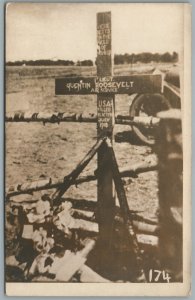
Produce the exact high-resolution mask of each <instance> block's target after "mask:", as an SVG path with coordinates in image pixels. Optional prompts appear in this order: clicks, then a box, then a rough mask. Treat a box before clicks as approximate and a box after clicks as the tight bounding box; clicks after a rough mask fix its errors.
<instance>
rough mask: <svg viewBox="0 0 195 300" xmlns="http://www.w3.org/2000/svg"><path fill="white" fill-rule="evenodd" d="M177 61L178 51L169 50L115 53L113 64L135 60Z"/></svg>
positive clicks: (147, 61) (131, 62)
mask: <svg viewBox="0 0 195 300" xmlns="http://www.w3.org/2000/svg"><path fill="white" fill-rule="evenodd" d="M152 61H154V62H167V63H168V62H177V61H178V53H177V52H173V53H172V54H170V53H169V52H165V53H163V54H160V53H150V52H143V53H138V54H134V53H132V54H128V53H125V54H115V56H114V64H115V65H120V64H134V63H137V62H142V63H150V62H152Z"/></svg>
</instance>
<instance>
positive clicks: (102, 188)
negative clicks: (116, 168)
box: [55, 12, 162, 255]
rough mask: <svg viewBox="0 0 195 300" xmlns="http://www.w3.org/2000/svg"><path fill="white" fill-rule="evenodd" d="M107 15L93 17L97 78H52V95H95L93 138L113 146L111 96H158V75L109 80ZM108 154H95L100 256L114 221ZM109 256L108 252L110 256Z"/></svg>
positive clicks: (109, 30)
mask: <svg viewBox="0 0 195 300" xmlns="http://www.w3.org/2000/svg"><path fill="white" fill-rule="evenodd" d="M111 35H112V32H111V12H103V13H97V60H96V62H97V76H96V77H90V76H86V77H65V78H56V80H55V94H56V95H89V94H96V95H97V116H98V120H97V138H100V137H104V136H105V137H109V138H110V140H111V143H113V127H114V120H115V114H114V108H115V103H114V99H115V94H133V93H139V94H143V93H161V86H162V77H161V75H149V74H147V75H131V76H113V74H112V44H111ZM108 157H109V153H108V150H107V147H106V146H105V147H104V145H103V146H102V147H101V149H100V150H99V151H98V170H99V172H98V191H97V196H98V207H99V214H98V217H99V233H100V240H102V242H103V245H104V247H103V249H102V253H103V252H104V253H105V255H106V251H105V249H106V248H107V250H109V249H108V248H109V245H111V243H110V240H109V238H111V236H112V230H113V219H114V206H115V199H114V189H113V177H112V171H111V166H110V162H109V159H108ZM110 253H111V252H110Z"/></svg>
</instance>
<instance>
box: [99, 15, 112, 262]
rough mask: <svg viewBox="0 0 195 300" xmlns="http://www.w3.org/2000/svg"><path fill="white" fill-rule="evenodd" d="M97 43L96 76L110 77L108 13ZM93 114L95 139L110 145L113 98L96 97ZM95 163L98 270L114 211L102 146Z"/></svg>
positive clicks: (106, 249)
mask: <svg viewBox="0 0 195 300" xmlns="http://www.w3.org/2000/svg"><path fill="white" fill-rule="evenodd" d="M104 35H106V38H104ZM97 43H98V47H97V76H99V77H105V76H112V56H111V13H110V12H105V13H98V14H97ZM97 114H98V121H97V123H98V124H97V135H98V137H102V136H103V137H109V138H110V139H111V142H112V143H113V127H114V95H109V94H98V95H97ZM97 163H98V172H97V173H98V175H97V199H98V223H99V245H100V248H103V249H104V251H102V250H101V251H100V253H101V254H100V257H99V265H100V268H101V267H102V268H105V267H106V262H107V257H108V255H110V251H112V245H111V237H112V235H113V222H114V208H115V199H114V189H113V180H112V170H111V165H110V159H109V153H108V150H107V148H106V146H105V145H102V146H101V148H100V149H99V151H98V162H97Z"/></svg>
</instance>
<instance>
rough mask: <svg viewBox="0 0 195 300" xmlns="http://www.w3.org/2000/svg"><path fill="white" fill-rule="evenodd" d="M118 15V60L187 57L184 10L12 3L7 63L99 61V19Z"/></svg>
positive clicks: (114, 34)
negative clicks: (125, 57) (138, 55)
mask: <svg viewBox="0 0 195 300" xmlns="http://www.w3.org/2000/svg"><path fill="white" fill-rule="evenodd" d="M104 11H111V13H112V45H113V46H112V52H113V54H124V53H129V54H130V53H139V52H143V51H148V52H153V53H154V52H159V53H164V52H166V51H169V52H173V51H176V52H179V53H180V52H181V51H182V43H183V40H182V39H183V6H182V4H180V5H178V4H65V3H64V4H56V3H55V4H54V3H52V4H48V3H47V4H46V3H25V4H24V3H12V4H9V5H8V6H7V11H6V60H7V61H15V60H23V59H24V60H25V59H26V60H28V59H32V60H35V59H70V60H74V61H76V60H83V59H92V60H94V59H95V57H96V48H97V46H96V13H97V12H104Z"/></svg>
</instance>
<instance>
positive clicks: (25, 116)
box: [5, 112, 160, 126]
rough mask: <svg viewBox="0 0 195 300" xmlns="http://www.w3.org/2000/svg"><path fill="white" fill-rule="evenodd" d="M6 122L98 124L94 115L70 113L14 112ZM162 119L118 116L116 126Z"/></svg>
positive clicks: (144, 124) (149, 123) (141, 123)
mask: <svg viewBox="0 0 195 300" xmlns="http://www.w3.org/2000/svg"><path fill="white" fill-rule="evenodd" d="M5 121H6V122H27V123H28V122H43V123H44V124H45V123H58V124H59V123H61V122H81V123H84V122H85V123H97V115H96V114H94V113H79V114H76V113H70V112H62V113H60V112H52V113H47V112H39V113H36V112H34V113H33V112H12V113H7V114H6V117H5ZM159 121H160V119H159V118H156V117H152V116H150V117H145V116H144V117H130V116H128V115H126V116H123V115H117V116H116V117H115V124H119V125H142V126H156V125H158V124H159Z"/></svg>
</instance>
